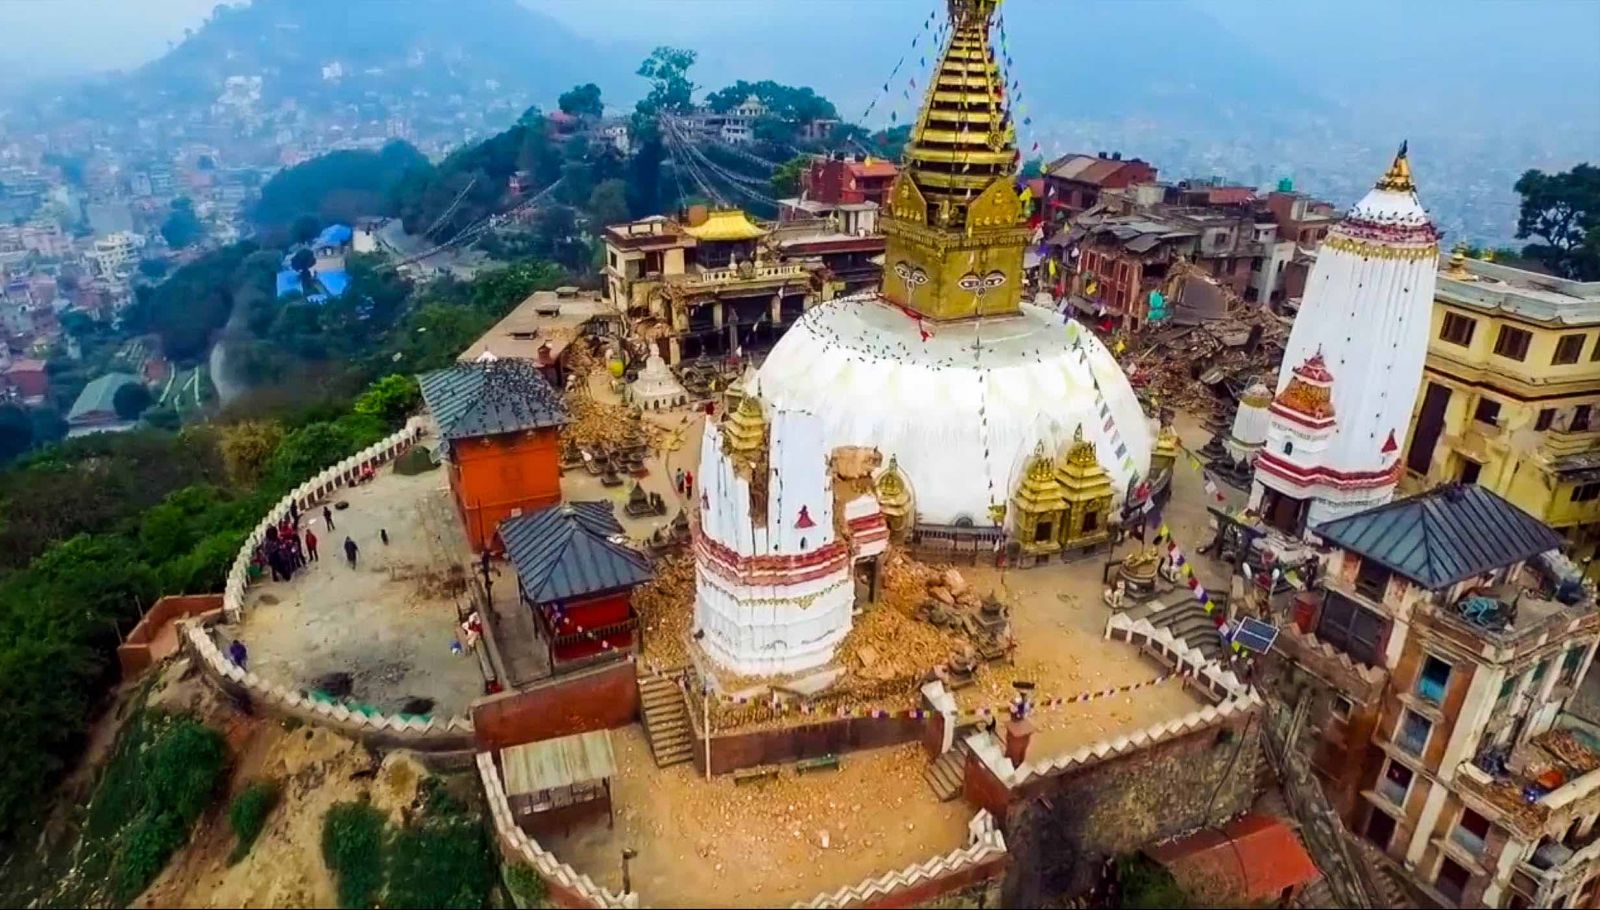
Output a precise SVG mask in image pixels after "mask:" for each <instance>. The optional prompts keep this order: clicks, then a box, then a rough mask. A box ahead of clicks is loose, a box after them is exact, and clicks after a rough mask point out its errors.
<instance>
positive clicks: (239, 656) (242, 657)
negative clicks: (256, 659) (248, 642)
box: [228, 638, 250, 670]
mask: <svg viewBox="0 0 1600 910" xmlns="http://www.w3.org/2000/svg"><path fill="white" fill-rule="evenodd" d="M228 659H229V660H231V661H233V663H234V666H236V667H238V668H239V669H241V670H243V669H246V667H245V662H246V661H248V660H249V659H250V653H249V652H248V651H246V650H245V647H244V642H242V641H240V640H239V639H237V638H235V639H234V640H233V642H232V643H231V644H229V645H228Z"/></svg>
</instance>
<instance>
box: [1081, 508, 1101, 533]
mask: <svg viewBox="0 0 1600 910" xmlns="http://www.w3.org/2000/svg"><path fill="white" fill-rule="evenodd" d="M1098 527H1099V517H1098V516H1096V515H1095V513H1093V512H1085V513H1083V531H1084V533H1085V534H1087V533H1089V532H1090V531H1093V530H1095V529H1097V528H1098Z"/></svg>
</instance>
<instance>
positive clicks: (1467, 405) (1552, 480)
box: [1406, 254, 1600, 577]
mask: <svg viewBox="0 0 1600 910" xmlns="http://www.w3.org/2000/svg"><path fill="white" fill-rule="evenodd" d="M1597 411H1600V282H1587V283H1583V282H1577V281H1569V280H1567V279H1563V278H1554V277H1551V276H1549V275H1539V274H1535V273H1533V272H1524V271H1521V270H1519V269H1514V268H1511V267H1509V266H1504V265H1496V264H1495V263H1492V262H1482V261H1479V260H1476V259H1468V258H1466V257H1464V256H1461V255H1459V254H1458V255H1455V256H1452V257H1450V259H1449V262H1448V264H1446V265H1443V267H1442V270H1441V271H1440V272H1439V279H1438V289H1437V291H1436V292H1435V297H1434V306H1433V322H1432V325H1431V327H1430V333H1429V340H1428V358H1427V363H1426V365H1425V367H1424V371H1423V384H1422V390H1421V393H1420V395H1419V396H1418V398H1417V403H1416V411H1415V413H1414V414H1413V417H1412V429H1411V443H1410V446H1409V448H1408V450H1407V452H1406V474H1407V477H1406V482H1407V483H1408V484H1410V485H1413V486H1430V485H1433V484H1437V483H1443V482H1446V481H1452V480H1459V481H1463V482H1466V483H1476V484H1479V485H1480V486H1483V487H1485V488H1487V489H1490V490H1493V491H1494V492H1496V493H1498V494H1499V495H1501V496H1504V497H1505V498H1506V499H1509V500H1510V501H1511V502H1512V503H1513V504H1515V505H1516V506H1517V507H1518V508H1520V509H1522V510H1524V511H1526V512H1528V513H1529V514H1531V515H1533V516H1535V517H1537V518H1539V519H1540V520H1541V521H1543V522H1544V523H1545V524H1547V525H1549V526H1550V527H1552V528H1555V529H1556V530H1557V531H1558V532H1560V533H1562V534H1564V535H1566V537H1567V540H1568V543H1569V544H1570V546H1571V550H1570V552H1571V553H1572V554H1573V555H1574V557H1576V558H1578V559H1580V560H1584V559H1589V558H1591V557H1593V556H1594V555H1595V551H1596V545H1597V544H1600V413H1596V412H1597ZM1591 565H1592V564H1591ZM1596 572H1600V567H1592V568H1591V569H1590V573H1591V577H1595V573H1596Z"/></svg>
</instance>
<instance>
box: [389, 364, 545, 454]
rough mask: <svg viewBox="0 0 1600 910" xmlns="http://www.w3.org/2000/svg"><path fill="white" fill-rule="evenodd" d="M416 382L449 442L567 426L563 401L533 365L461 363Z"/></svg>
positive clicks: (422, 376) (418, 378)
mask: <svg viewBox="0 0 1600 910" xmlns="http://www.w3.org/2000/svg"><path fill="white" fill-rule="evenodd" d="M417 382H418V383H419V384H420V385H421V386H422V400H423V401H424V402H426V403H427V406H428V411H429V413H431V414H432V415H433V419H434V421H435V422H436V423H438V425H439V435H441V436H443V437H444V438H445V439H450V440H454V439H468V438H473V437H478V436H494V435H497V434H500V433H517V432H521V431H523V430H537V429H542V428H544V427H555V426H561V425H562V424H565V423H566V422H567V420H568V417H567V408H566V405H564V404H563V403H562V401H561V396H559V395H557V394H556V390H555V389H553V388H551V387H550V383H549V382H547V381H546V380H545V378H544V375H543V374H541V373H540V372H539V369H538V368H537V367H536V366H534V364H533V363H532V362H531V361H528V360H522V359H519V358H510V357H508V358H503V359H499V360H484V361H477V362H474V363H458V364H456V365H455V366H452V367H446V368H444V369H442V370H434V371H433V372H431V373H423V374H422V375H420V376H418V377H417Z"/></svg>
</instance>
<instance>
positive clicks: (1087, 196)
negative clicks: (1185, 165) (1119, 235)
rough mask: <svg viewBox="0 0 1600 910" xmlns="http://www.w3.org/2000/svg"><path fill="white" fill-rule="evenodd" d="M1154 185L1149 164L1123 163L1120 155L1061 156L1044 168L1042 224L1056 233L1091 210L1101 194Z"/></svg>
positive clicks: (1129, 160)
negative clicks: (1046, 223)
mask: <svg viewBox="0 0 1600 910" xmlns="http://www.w3.org/2000/svg"><path fill="white" fill-rule="evenodd" d="M1155 182H1156V169H1155V167H1154V166H1153V165H1151V164H1150V163H1149V162H1147V161H1142V160H1140V159H1138V158H1129V159H1127V160H1123V158H1122V153H1121V152H1114V153H1112V154H1111V155H1107V154H1106V153H1105V152H1101V153H1099V154H1098V155H1081V154H1074V155H1064V156H1062V157H1060V158H1057V159H1056V160H1055V161H1052V162H1050V164H1049V165H1047V166H1046V167H1045V169H1044V186H1045V193H1044V209H1045V212H1046V221H1047V222H1048V223H1049V225H1050V228H1051V229H1052V230H1060V229H1061V228H1062V227H1064V226H1065V225H1066V223H1067V221H1068V220H1069V219H1071V218H1072V217H1073V216H1075V215H1079V214H1081V213H1083V212H1086V211H1088V210H1089V209H1091V208H1093V207H1094V206H1095V204H1096V203H1098V202H1099V201H1100V194H1101V193H1103V192H1104V191H1106V190H1120V189H1127V188H1128V187H1130V186H1133V185H1134V184H1139V183H1155Z"/></svg>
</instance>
